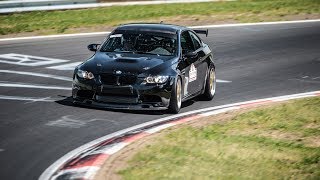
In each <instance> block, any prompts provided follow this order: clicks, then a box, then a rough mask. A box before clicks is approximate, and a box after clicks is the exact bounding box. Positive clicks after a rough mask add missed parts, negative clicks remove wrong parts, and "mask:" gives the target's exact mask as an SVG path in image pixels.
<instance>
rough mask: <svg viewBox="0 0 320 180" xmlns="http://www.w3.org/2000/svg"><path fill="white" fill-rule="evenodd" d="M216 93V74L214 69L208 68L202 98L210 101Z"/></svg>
mask: <svg viewBox="0 0 320 180" xmlns="http://www.w3.org/2000/svg"><path fill="white" fill-rule="evenodd" d="M215 93H216V72H215V69H214V67H212V66H211V67H210V69H209V72H208V76H207V80H206V89H205V92H204V94H203V96H204V98H205V99H206V100H208V101H210V100H212V99H213V97H214V95H215Z"/></svg>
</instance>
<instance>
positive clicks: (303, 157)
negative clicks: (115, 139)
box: [119, 97, 320, 179]
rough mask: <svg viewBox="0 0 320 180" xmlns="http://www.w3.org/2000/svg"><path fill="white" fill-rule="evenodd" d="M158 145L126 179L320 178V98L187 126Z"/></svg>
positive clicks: (136, 160) (141, 155)
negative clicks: (214, 121)
mask: <svg viewBox="0 0 320 180" xmlns="http://www.w3.org/2000/svg"><path fill="white" fill-rule="evenodd" d="M210 118H214V117H210ZM154 141H155V142H154V144H152V145H148V146H146V147H144V148H142V149H141V150H140V151H139V152H137V154H136V155H134V157H133V158H132V159H131V160H130V161H129V162H128V163H129V167H127V168H126V169H124V170H121V171H120V172H119V174H120V175H121V176H122V177H123V178H124V179H319V177H320V147H319V146H320V144H319V142H320V98H319V97H317V98H308V99H303V100H296V101H290V102H289V103H286V104H282V105H273V106H271V107H264V108H263V107H262V108H259V109H256V110H253V111H248V112H245V113H241V114H238V115H235V116H233V117H232V118H230V119H229V120H227V121H222V122H221V121H220V122H216V123H215V124H212V125H209V126H206V127H201V128H199V127H192V126H187V125H185V126H184V127H182V128H180V129H176V130H170V131H169V132H167V133H166V134H164V135H163V136H161V137H159V138H158V139H155V140H154Z"/></svg>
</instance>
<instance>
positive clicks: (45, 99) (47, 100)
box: [0, 95, 56, 102]
mask: <svg viewBox="0 0 320 180" xmlns="http://www.w3.org/2000/svg"><path fill="white" fill-rule="evenodd" d="M0 99H4V100H18V101H33V102H54V101H56V100H54V99H51V98H50V97H45V98H37V97H22V96H5V95H0Z"/></svg>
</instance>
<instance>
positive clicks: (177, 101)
mask: <svg viewBox="0 0 320 180" xmlns="http://www.w3.org/2000/svg"><path fill="white" fill-rule="evenodd" d="M181 104H182V85H181V79H180V77H177V80H176V83H175V84H174V85H173V88H172V91H171V98H170V105H169V111H170V112H171V113H175V114H177V113H178V112H179V111H180V108H181Z"/></svg>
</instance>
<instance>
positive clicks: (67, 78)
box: [0, 70, 72, 81]
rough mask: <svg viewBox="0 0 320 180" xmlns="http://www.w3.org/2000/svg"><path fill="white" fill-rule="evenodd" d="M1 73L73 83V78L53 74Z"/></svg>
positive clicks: (1, 71) (8, 71) (5, 71)
mask: <svg viewBox="0 0 320 180" xmlns="http://www.w3.org/2000/svg"><path fill="white" fill-rule="evenodd" d="M0 73H9V74H19V75H27V76H36V77H44V78H51V79H57V80H63V81H72V78H70V77H65V76H57V75H52V74H43V73H34V72H26V71H12V70H0Z"/></svg>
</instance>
